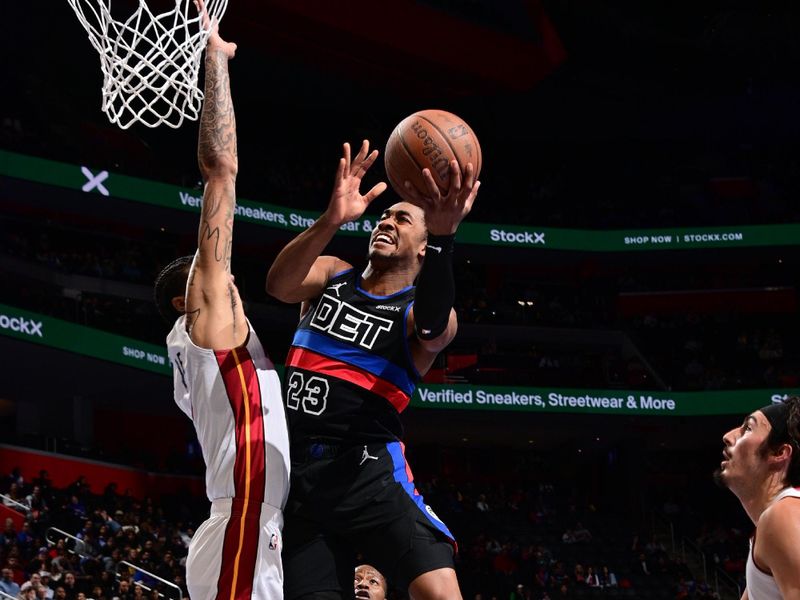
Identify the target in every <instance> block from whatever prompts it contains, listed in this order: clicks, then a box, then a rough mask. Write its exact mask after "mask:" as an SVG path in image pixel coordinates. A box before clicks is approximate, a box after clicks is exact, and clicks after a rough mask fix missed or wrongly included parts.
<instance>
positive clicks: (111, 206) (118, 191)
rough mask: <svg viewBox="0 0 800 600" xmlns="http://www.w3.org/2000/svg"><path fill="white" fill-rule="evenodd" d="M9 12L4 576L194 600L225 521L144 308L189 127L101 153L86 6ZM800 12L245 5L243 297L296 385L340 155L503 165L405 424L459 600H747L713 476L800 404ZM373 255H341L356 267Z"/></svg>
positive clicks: (1, 151) (2, 319) (742, 543)
mask: <svg viewBox="0 0 800 600" xmlns="http://www.w3.org/2000/svg"><path fill="white" fill-rule="evenodd" d="M6 4H7V5H6V6H4V13H5V20H4V23H5V34H4V35H3V36H2V41H0V44H2V48H3V51H2V54H3V57H4V60H3V65H4V68H3V79H4V84H3V86H2V94H0V97H2V104H1V105H0V106H1V107H2V109H1V110H0V273H2V285H0V351H1V352H2V367H0V440H2V445H0V474H2V480H0V493H2V494H3V495H4V496H3V498H2V499H3V506H2V507H0V510H2V511H3V517H4V528H3V531H2V532H0V564H1V565H2V566H3V567H4V568H6V567H7V568H10V569H12V576H13V578H14V579H15V580H16V581H17V582H18V583H22V582H24V581H27V580H29V579H30V578H31V576H32V574H34V573H38V572H39V571H47V572H49V573H50V582H49V585H50V587H51V588H53V589H55V587H56V586H59V585H64V586H66V588H67V589H66V591H67V596H66V597H67V598H68V600H74V599H77V598H79V597H81V596H79V593H83V594H84V596H83V597H85V598H94V599H95V600H100V599H101V598H103V599H107V600H111V598H114V597H119V598H129V597H140V596H142V595H146V596H147V597H155V596H153V594H154V593H161V594H162V597H168V598H177V597H178V595H179V594H178V592H177V591H176V589H175V588H174V587H170V586H167V585H165V584H163V583H160V581H161V580H166V581H167V582H171V583H174V584H176V585H177V586H178V588H180V589H181V590H183V593H185V586H184V567H183V564H184V562H185V557H186V551H187V544H188V541H189V539H190V538H191V535H192V533H193V530H194V528H195V527H197V525H198V524H199V523H201V522H202V521H203V520H204V519H205V518H206V516H207V515H208V501H207V500H206V498H205V494H204V488H203V479H202V476H203V470H204V467H203V461H202V457H201V456H200V454H199V448H198V445H197V442H196V439H195V438H194V430H193V428H192V425H191V423H190V421H189V420H188V419H187V418H186V417H185V416H184V415H183V414H182V413H181V412H180V411H179V410H178V408H177V407H176V405H175V404H174V402H173V400H172V380H171V368H170V365H169V363H168V360H167V358H166V348H165V344H164V338H165V335H166V333H167V329H166V328H165V326H164V325H163V323H162V322H161V320H160V318H159V316H158V314H157V312H156V310H155V306H154V304H153V302H152V284H153V280H154V278H155V275H156V274H157V273H158V272H159V270H160V269H161V268H162V267H163V266H164V265H165V264H167V263H168V262H169V261H171V260H172V259H173V258H175V257H177V256H181V255H184V254H187V253H190V252H193V251H194V248H195V247H196V242H197V237H196V230H197V214H198V212H199V208H198V206H199V198H200V197H201V195H202V191H201V187H200V183H199V179H200V174H199V171H198V169H197V162H196V161H197V158H196V148H197V130H198V126H197V123H196V122H186V123H184V125H183V126H182V127H181V128H180V129H178V130H173V129H169V128H163V127H162V128H158V129H148V128H145V127H140V126H134V127H132V128H130V129H127V130H121V129H119V128H117V127H115V126H113V125H110V124H109V123H108V121H107V119H106V117H105V115H103V114H102V113H101V111H100V103H101V98H100V87H101V73H100V71H99V69H98V66H99V65H98V57H97V54H96V52H95V51H94V49H93V48H92V47H91V45H90V44H89V42H88V40H87V38H86V35H85V33H84V31H83V30H82V28H81V27H80V25H79V23H78V22H77V20H76V19H75V18H74V14H73V13H72V11H71V10H70V8H69V6H68V5H67V4H66V2H46V3H45V2H10V3H6ZM799 11H800V8H798V6H797V5H796V3H791V2H776V3H769V5H767V4H763V3H755V2H736V1H732V2H714V1H712V2H702V3H700V2H679V3H675V2H659V1H649V2H634V1H630V0H622V1H615V2H612V1H611V0H564V1H559V0H463V1H458V0H385V1H382V2H368V1H367V0H350V1H341V2H333V1H330V2H328V1H322V0H320V1H316V2H315V1H299V2H294V1H292V0H267V1H260V2H257V1H255V0H230V5H229V7H228V10H227V13H226V15H225V17H224V19H223V21H222V26H221V34H222V35H223V37H225V38H226V39H228V40H230V41H234V42H236V43H237V44H238V46H239V48H238V52H237V55H236V57H235V59H234V60H233V61H231V63H230V71H231V82H232V93H233V98H234V104H235V107H236V113H237V121H238V141H239V176H238V180H237V196H238V197H239V199H240V203H239V213H238V215H237V221H236V222H237V225H236V233H235V240H234V260H233V272H234V273H235V275H236V282H237V284H238V286H239V289H240V290H241V292H242V296H243V298H244V299H245V301H246V309H247V314H248V316H249V318H250V319H251V321H252V322H253V324H254V326H255V329H256V330H257V331H258V332H259V335H260V337H261V340H262V341H263V342H264V345H265V347H266V348H267V349H268V351H269V353H270V355H271V357H272V358H273V360H274V361H275V362H276V363H282V362H283V360H284V358H285V356H286V352H287V348H288V344H289V342H290V340H291V336H292V333H293V331H294V327H295V325H296V322H297V316H298V307H297V306H292V305H285V304H281V303H280V302H278V301H276V300H274V299H272V298H270V297H269V296H268V295H267V294H266V292H265V289H264V281H265V276H266V272H267V270H268V268H269V265H270V264H271V262H272V260H273V259H274V258H275V256H276V254H277V253H278V252H279V251H280V249H281V248H282V247H283V246H284V245H285V244H286V243H287V242H288V241H289V240H290V239H291V238H292V237H293V236H294V235H295V234H296V233H297V232H298V231H300V230H302V229H303V228H304V227H305V226H307V225H308V224H309V223H310V222H311V219H314V218H316V217H317V216H319V214H320V213H321V212H322V211H323V210H324V208H325V206H326V204H327V201H328V198H329V195H330V189H331V185H332V180H333V175H334V172H335V169H336V164H337V160H338V158H339V156H340V148H341V144H342V143H343V142H345V141H350V142H351V143H355V144H358V143H359V142H360V141H361V140H362V139H365V138H366V139H369V140H370V141H371V142H372V145H373V146H374V147H377V148H379V149H381V150H382V149H383V146H384V145H385V143H386V140H387V138H388V136H389V134H390V133H391V131H392V129H393V128H394V126H395V125H396V124H397V123H398V122H399V121H400V120H401V119H402V118H404V117H405V116H406V115H409V114H411V113H413V112H415V111H417V110H421V109H427V108H441V109H444V110H448V111H451V112H454V113H456V114H458V115H460V116H462V117H463V118H464V119H466V120H467V121H468V122H469V124H470V125H471V126H472V127H473V129H474V130H475V132H476V134H477V136H478V137H479V139H480V142H481V146H482V150H483V161H484V164H483V171H482V173H481V181H482V187H481V192H480V194H479V196H478V200H477V202H476V205H475V208H474V210H473V211H472V213H471V214H470V216H469V217H468V220H467V221H466V222H465V224H464V226H463V227H462V229H461V230H460V231H459V236H458V241H457V249H456V254H455V257H456V258H455V269H456V284H457V300H456V310H457V312H458V316H459V321H460V327H459V332H458V335H457V337H456V339H455V341H454V342H453V343H452V344H451V345H450V346H449V347H448V349H447V350H446V351H445V352H443V353H442V354H441V355H440V357H439V359H438V360H437V362H436V364H435V365H434V368H433V369H432V370H431V372H430V373H429V374H428V376H427V377H426V380H425V382H424V384H423V385H421V386H420V388H418V390H417V392H416V393H415V396H414V398H413V399H412V402H411V406H410V407H409V408H408V409H407V410H406V411H405V412H404V414H403V417H404V424H405V431H406V444H407V455H408V457H409V462H410V464H411V465H412V466H413V468H414V474H415V477H416V485H417V488H418V489H419V490H420V491H422V492H423V494H424V495H425V497H426V500H427V501H428V502H429V503H430V504H431V506H432V507H433V508H434V509H435V510H436V511H437V513H438V514H439V515H440V516H441V517H442V519H443V520H444V521H445V522H447V523H448V525H449V526H450V528H451V529H452V531H453V533H454V534H455V535H456V537H457V538H458V542H459V554H458V556H457V572H458V576H459V582H460V585H461V588H462V592H463V595H464V598H466V599H469V600H478V599H482V600H490V599H492V598H496V599H498V600H506V599H513V600H522V599H528V598H532V599H544V598H552V599H555V598H574V599H582V598H627V599H631V600H633V599H649V598H658V599H664V600H667V599H673V598H675V599H689V598H695V599H710V598H726V599H727V598H739V597H740V596H741V590H742V589H743V587H742V586H743V579H744V561H745V558H746V555H747V540H748V537H749V535H750V534H751V532H752V525H751V524H750V523H749V521H748V520H747V519H746V517H745V515H744V513H743V511H742V510H741V508H740V506H739V504H738V502H737V501H736V499H735V497H734V496H733V495H732V494H730V493H729V492H727V491H725V490H720V489H718V488H716V487H715V486H714V484H713V483H712V481H711V476H710V474H711V472H712V471H713V470H714V469H715V468H716V467H717V466H718V464H719V460H720V450H721V446H722V444H721V436H722V434H723V433H724V432H725V431H727V430H728V429H730V428H731V427H734V426H736V425H738V424H739V423H740V422H741V419H742V417H743V416H744V415H745V414H747V413H749V412H750V411H752V410H754V409H756V408H758V407H760V406H763V405H765V404H768V403H770V402H771V401H774V400H775V399H779V398H780V397H782V396H783V395H785V394H791V393H793V392H794V391H796V390H798V389H800V379H799V377H800V348H799V347H798V318H797V308H798V297H797V284H798V266H799V263H800V251H799V249H800V246H799V245H798V244H800V210H799V209H798V206H800V204H799V203H798V198H799V197H800V153H799V152H798V151H799V150H800V145H798V140H800V118H798V112H799V111H800V85H799V81H798V77H797V73H798V66H800V65H799V64H798V63H800V42H799V41H798V40H799V39H800V38H798V33H797V32H798V31H800V15H799V14H798V12H799ZM385 178H386V177H385V171H384V167H383V163H382V161H381V159H380V158H379V160H378V163H377V164H376V166H375V167H374V168H373V169H372V171H371V172H370V173H369V174H368V177H367V181H366V184H367V189H368V187H369V186H371V185H372V184H374V183H376V182H377V181H379V180H385ZM394 197H395V195H394V192H392V191H391V190H390V191H389V192H387V193H386V194H385V195H384V196H382V197H380V198H379V199H378V200H377V201H376V203H375V205H374V206H371V207H370V209H369V210H368V213H367V214H366V215H365V219H366V220H370V219H371V220H372V222H373V223H374V221H375V219H376V217H377V215H378V214H380V212H381V210H382V209H383V208H384V207H386V206H387V205H388V204H389V203H390V202H391V201H392V198H394ZM362 225H363V226H362V227H361V231H351V232H343V233H342V234H341V235H339V236H337V238H336V239H335V240H334V242H333V243H332V244H331V246H330V248H329V249H328V252H329V253H332V254H337V255H339V256H342V257H345V258H347V259H348V260H351V261H356V262H357V263H358V262H359V261H362V262H363V260H364V257H365V249H366V244H367V234H366V233H365V232H364V231H363V229H364V228H365V227H366V228H367V229H368V228H369V225H368V224H366V225H364V224H362ZM131 565H134V566H136V567H138V568H139V569H144V570H146V571H147V572H149V573H152V574H153V575H156V576H158V577H159V578H160V579H154V578H153V577H151V576H150V575H146V574H142V572H141V571H139V570H136V569H134V568H133V567H132V566H131ZM606 568H607V569H608V571H609V572H611V573H613V574H614V577H613V579H612V578H611V577H608V576H605V577H602V578H600V580H599V581H601V582H602V584H601V585H590V583H591V582H592V581H593V579H591V578H589V579H588V583H587V574H588V572H589V570H590V569H591V570H592V571H593V572H600V573H603V572H604V570H605V569H606ZM69 573H71V574H72V575H70V574H69ZM73 580H74V581H73ZM123 580H128V581H130V582H131V583H132V584H133V588H139V590H140V591H139V592H136V596H134V595H133V592H130V594H131V595H126V592H124V589H123V590H122V591H121V586H123V588H124V585H125V584H121V583H120V582H121V581H123ZM152 590H156V591H155V592H154V591H152ZM3 597H4V598H5V596H3ZM12 597H13V596H12ZM390 597H391V598H398V599H399V598H405V597H406V595H405V592H404V591H401V590H393V591H392V592H391V593H390Z"/></svg>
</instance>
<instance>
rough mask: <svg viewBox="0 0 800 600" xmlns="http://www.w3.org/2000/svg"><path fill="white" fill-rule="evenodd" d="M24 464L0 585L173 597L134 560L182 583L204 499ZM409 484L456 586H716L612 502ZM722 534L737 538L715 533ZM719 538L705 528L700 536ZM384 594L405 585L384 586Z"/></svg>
mask: <svg viewBox="0 0 800 600" xmlns="http://www.w3.org/2000/svg"><path fill="white" fill-rule="evenodd" d="M24 475H25V474H23V473H21V472H20V471H19V470H18V469H16V470H14V472H12V473H10V474H6V475H4V476H3V477H2V481H0V493H2V494H4V497H3V503H4V504H5V505H6V506H8V507H10V508H12V509H15V510H18V511H20V512H22V513H23V514H24V515H25V521H24V523H23V525H22V526H21V527H20V528H15V526H14V524H13V522H12V519H10V518H9V519H6V522H5V524H4V528H3V530H2V532H0V566H1V567H2V577H0V591H2V592H4V593H6V594H8V595H9V596H11V597H13V598H20V599H23V600H34V599H46V598H55V599H57V600H89V599H93V600H115V599H119V600H129V599H137V600H138V599H140V598H141V599H143V598H153V599H157V598H159V596H158V594H159V593H160V594H162V595H163V596H162V597H169V598H175V597H176V592H175V589H174V588H172V587H169V586H167V585H165V584H164V583H163V582H161V581H160V580H157V579H154V578H152V577H151V576H150V575H148V574H147V573H144V572H142V571H140V570H136V569H133V568H131V566H130V565H136V566H137V567H139V568H140V569H144V570H145V571H148V572H149V573H151V574H155V575H157V576H158V577H159V578H161V579H163V580H165V581H167V582H170V583H172V584H174V585H176V586H178V587H179V588H180V589H181V590H183V592H182V593H183V594H184V595H185V561H186V554H187V547H188V543H189V541H190V540H191V536H192V534H193V531H194V527H196V526H197V525H198V524H199V522H201V521H202V520H203V519H204V518H205V513H206V511H207V502H206V501H205V499H192V498H190V497H187V496H185V495H184V496H183V497H181V498H169V497H167V498H163V497H162V498H159V499H155V498H144V499H138V498H134V497H133V496H132V495H131V494H130V492H129V491H127V492H123V493H120V491H119V490H117V489H116V484H114V483H108V484H107V485H106V486H105V489H104V491H103V493H102V494H93V493H91V492H90V486H89V482H88V481H87V480H86V479H85V478H84V477H80V478H78V479H77V480H76V481H74V482H73V483H72V484H71V485H69V486H68V487H67V488H64V489H56V488H54V487H53V486H52V484H51V482H50V480H49V477H48V473H47V472H46V471H40V472H39V474H38V475H37V476H36V477H34V478H32V479H31V480H28V479H26V478H25V477H24ZM456 479H458V477H457V478H456ZM417 484H418V487H419V489H420V492H421V493H422V494H423V495H424V496H425V497H426V500H427V501H429V502H430V503H431V504H432V505H433V506H435V507H436V508H437V511H438V512H439V514H440V515H441V516H442V517H443V519H444V520H445V521H446V522H447V523H448V524H449V525H450V526H451V528H452V529H453V530H454V531H455V532H456V535H457V537H458V541H459V553H458V555H457V572H458V576H459V581H460V582H461V587H462V590H463V592H464V597H465V598H469V599H471V600H506V599H509V600H554V599H557V598H561V599H565V598H569V599H573V600H583V599H586V598H596V599H599V598H622V599H627V600H634V599H637V600H638V599H641V600H646V599H649V598H656V599H664V600H672V599H674V600H690V599H693V600H712V599H715V598H718V596H717V595H716V594H715V593H714V592H713V591H712V590H711V589H710V587H709V586H708V585H707V584H706V583H705V582H703V581H702V580H699V579H698V578H697V577H695V575H694V574H693V573H692V572H691V571H690V569H689V568H688V567H687V565H686V564H685V563H684V562H682V561H681V560H680V559H678V558H677V557H674V556H671V555H670V554H669V553H668V551H667V548H666V547H665V545H664V543H663V542H662V541H661V540H660V539H659V538H657V537H655V536H653V535H649V534H648V535H640V534H639V533H638V532H637V530H636V529H635V528H632V524H631V522H630V520H629V519H626V517H625V516H624V515H622V514H621V513H620V512H619V511H618V510H614V509H613V508H611V507H610V506H609V507H601V506H598V505H595V504H593V503H591V502H589V501H588V500H586V499H585V498H584V499H582V500H580V501H577V500H576V499H575V498H574V497H573V496H571V495H569V494H565V493H564V492H563V491H562V490H560V489H559V485H558V484H553V483H551V482H548V481H538V482H536V481H532V480H530V478H526V479H525V480H517V481H514V480H511V481H508V482H505V483H503V484H501V485H492V486H488V485H485V484H481V483H469V482H467V483H461V484H457V483H453V481H445V480H444V479H443V478H438V477H431V478H430V479H428V480H425V481H417ZM23 506H24V507H25V508H22V507H23ZM51 527H54V528H57V529H58V530H60V531H56V530H50V531H49V532H48V529H49V528H51ZM62 532H63V533H62ZM64 533H66V534H68V535H64ZM734 542H735V543H736V544H741V543H742V540H741V539H738V540H735V541H734V540H725V543H727V544H729V545H730V544H733V543H734ZM719 543H721V542H720V540H719V537H718V536H714V535H710V536H709V544H719ZM726 568H727V567H726ZM390 597H391V598H394V599H395V600H401V599H403V598H405V594H404V593H403V592H401V591H399V590H397V589H394V590H392V592H391V594H390Z"/></svg>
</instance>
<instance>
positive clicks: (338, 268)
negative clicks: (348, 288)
mask: <svg viewBox="0 0 800 600" xmlns="http://www.w3.org/2000/svg"><path fill="white" fill-rule="evenodd" d="M316 265H317V266H318V267H319V268H321V269H322V270H323V271H324V272H325V274H326V276H327V277H326V280H327V281H330V280H331V279H333V278H335V277H338V276H339V275H343V274H344V273H347V272H349V271H352V270H353V265H352V264H350V263H349V262H347V261H346V260H342V259H341V258H339V257H338V256H320V257H319V258H318V259H317V260H316Z"/></svg>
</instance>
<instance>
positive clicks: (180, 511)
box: [0, 469, 204, 600]
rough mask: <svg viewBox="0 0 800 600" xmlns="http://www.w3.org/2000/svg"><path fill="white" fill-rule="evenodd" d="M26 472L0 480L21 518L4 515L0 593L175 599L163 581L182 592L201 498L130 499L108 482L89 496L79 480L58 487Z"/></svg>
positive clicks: (68, 599)
mask: <svg viewBox="0 0 800 600" xmlns="http://www.w3.org/2000/svg"><path fill="white" fill-rule="evenodd" d="M24 475H25V474H23V473H21V472H20V471H19V470H18V469H15V470H14V471H13V472H12V473H10V474H6V475H4V476H3V478H2V483H1V484H0V489H2V493H3V494H5V498H3V503H4V504H5V505H6V506H8V507H9V508H11V509H14V510H17V511H18V512H21V513H22V514H23V515H24V516H25V520H24V523H23V524H22V527H20V528H16V527H15V526H14V521H13V519H12V518H10V517H9V518H6V520H5V523H4V526H3V530H2V532H0V565H2V580H0V591H2V592H4V593H6V594H8V595H9V596H11V597H14V598H21V599H24V600H33V599H34V598H35V599H42V600H43V599H45V598H55V599H57V600H86V599H89V598H92V599H93V600H111V599H113V598H116V599H119V600H131V599H140V598H153V599H155V598H159V597H160V596H159V594H162V595H166V596H167V597H171V598H176V597H177V596H178V594H177V592H176V591H175V590H174V588H170V586H168V585H167V584H165V583H164V581H166V582H169V583H170V584H172V585H174V586H178V588H180V589H181V590H185V567H184V565H185V560H186V553H187V546H188V543H189V541H190V539H191V536H192V534H193V526H194V524H195V523H196V519H197V517H198V515H202V508H199V509H198V505H199V506H201V507H202V505H203V503H204V499H202V500H198V499H193V498H191V497H188V496H186V495H183V496H182V497H161V498H159V499H158V500H156V499H154V498H134V497H133V496H132V495H131V494H130V492H129V491H126V492H122V493H120V492H119V491H118V490H117V489H116V484H115V483H113V482H110V483H108V484H107V485H106V487H105V489H104V491H103V493H102V494H94V493H91V491H90V486H89V482H88V481H87V480H86V479H85V478H84V477H79V478H78V479H77V480H75V481H74V482H73V483H72V484H71V485H69V486H68V487H67V488H64V489H57V488H54V487H53V486H52V484H51V481H50V479H49V477H48V473H47V472H46V471H40V472H39V474H38V476H36V477H34V478H32V479H30V480H28V479H26V478H25V476H24ZM51 528H54V529H51ZM65 534H66V535H65ZM131 565H135V566H136V567H138V570H137V569H134V568H132V567H131ZM144 571H147V572H149V574H148V573H145V572H144ZM151 575H156V576H157V578H153V577H152V576H151ZM162 580H163V581H162ZM183 594H184V595H185V592H183ZM162 597H163V596H162Z"/></svg>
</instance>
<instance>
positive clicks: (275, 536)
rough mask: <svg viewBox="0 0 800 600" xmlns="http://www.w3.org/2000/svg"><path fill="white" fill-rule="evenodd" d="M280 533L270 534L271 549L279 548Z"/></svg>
mask: <svg viewBox="0 0 800 600" xmlns="http://www.w3.org/2000/svg"><path fill="white" fill-rule="evenodd" d="M278 544H279V542H278V534H277V533H273V534H272V535H270V536H269V549H270V550H277V549H278Z"/></svg>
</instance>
